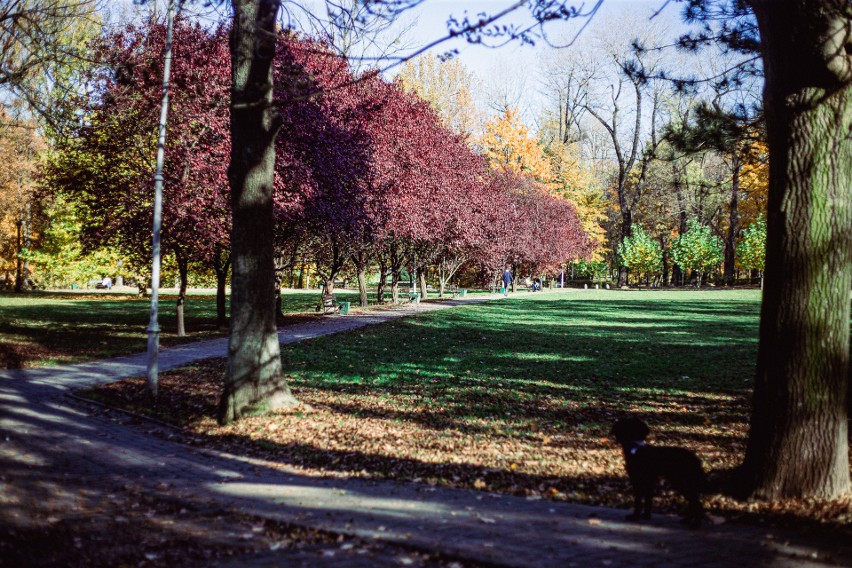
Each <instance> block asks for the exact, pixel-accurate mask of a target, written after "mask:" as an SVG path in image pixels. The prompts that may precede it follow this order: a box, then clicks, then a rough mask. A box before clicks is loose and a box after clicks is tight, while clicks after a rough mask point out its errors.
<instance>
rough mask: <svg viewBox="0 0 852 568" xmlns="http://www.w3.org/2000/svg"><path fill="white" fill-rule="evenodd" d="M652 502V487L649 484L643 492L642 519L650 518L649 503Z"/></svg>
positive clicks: (651, 484)
mask: <svg viewBox="0 0 852 568" xmlns="http://www.w3.org/2000/svg"><path fill="white" fill-rule="evenodd" d="M653 500H654V485H653V483H649V484H648V486H647V487H646V488H645V491H644V507H643V509H642V518H643V519H650V518H651V501H653Z"/></svg>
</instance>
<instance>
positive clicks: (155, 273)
mask: <svg viewBox="0 0 852 568" xmlns="http://www.w3.org/2000/svg"><path fill="white" fill-rule="evenodd" d="M177 1H178V2H179V1H180V0H177ZM174 19H175V0H169V7H168V13H167V16H166V54H165V62H164V64H163V99H162V102H161V103H160V126H159V129H160V131H159V136H158V137H157V169H156V171H155V172H154V228H153V233H154V236H153V247H152V255H151V257H152V258H151V319H150V321H149V323H148V364H147V377H148V379H147V382H148V392H149V393H151V397H152V398H154V399H156V398H157V373H158V365H157V356H158V355H159V350H160V323H159V317H158V316H159V313H158V312H159V299H160V298H159V296H160V229H161V228H162V225H163V162H164V161H165V157H166V118H167V117H168V114H169V75H171V71H172V28H173V26H174Z"/></svg>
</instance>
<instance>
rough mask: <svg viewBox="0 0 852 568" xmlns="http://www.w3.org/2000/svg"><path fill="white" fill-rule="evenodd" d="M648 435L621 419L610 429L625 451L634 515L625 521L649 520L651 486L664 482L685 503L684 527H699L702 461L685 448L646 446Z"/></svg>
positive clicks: (634, 423) (643, 426)
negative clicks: (682, 498)
mask: <svg viewBox="0 0 852 568" xmlns="http://www.w3.org/2000/svg"><path fill="white" fill-rule="evenodd" d="M649 432H650V430H649V429H648V425H647V424H645V423H644V422H642V421H641V420H639V419H638V418H622V419H620V420H618V421H616V422H615V424H613V426H612V435H613V436H615V439H616V441H618V443H619V444H621V448H622V449H623V450H624V465H625V467H626V468H627V475H628V476H629V477H630V483H631V484H632V485H633V497H634V502H633V513H632V514H630V515H628V516H627V519H628V520H631V521H635V520H638V519H640V518H641V519H650V518H651V500H652V499H653V496H654V486H655V485H656V484H657V481H658V480H659V479H660V478H663V479H665V480H666V481H668V482H669V483H670V484H671V485H672V486H673V487H674V488H675V489H676V490H678V491H679V492H680V493H681V495H683V496H684V498H685V499H686V501H687V509H686V514H685V516H684V519H683V521H684V523H686V524H688V525H689V526H691V527H699V526H700V525H701V519H702V517H703V516H704V508H703V507H702V505H701V492H702V491H703V489H704V486H705V478H704V470H703V469H702V467H701V460H700V459H698V456H696V455H695V453H694V452H691V451H689V450H687V449H685V448H675V447H669V446H652V445H650V444H647V443H645V438H647V437H648V433H649Z"/></svg>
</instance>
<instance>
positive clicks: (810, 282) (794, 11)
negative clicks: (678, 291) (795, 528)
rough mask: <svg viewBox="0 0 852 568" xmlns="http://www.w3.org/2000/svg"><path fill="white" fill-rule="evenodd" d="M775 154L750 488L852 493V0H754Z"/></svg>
mask: <svg viewBox="0 0 852 568" xmlns="http://www.w3.org/2000/svg"><path fill="white" fill-rule="evenodd" d="M751 4H752V5H753V7H754V10H755V13H756V16H757V20H758V25H759V28H760V33H761V49H762V52H763V60H764V68H765V74H766V86H765V91H764V105H765V109H766V119H767V134H768V142H769V155H770V173H769V203H768V217H767V222H768V227H767V254H766V282H765V287H764V292H763V304H762V309H761V321H760V346H759V349H758V362H757V377H756V382H755V390H754V402H753V410H752V417H751V430H750V432H749V439H748V446H747V449H746V455H745V460H744V462H743V467H742V473H743V474H744V477H743V481H744V487H743V489H745V490H747V491H748V492H749V493H750V494H752V495H754V496H757V497H761V498H766V499H780V498H786V497H820V498H833V497H838V496H840V495H842V494H844V493H846V492H848V491H849V489H850V483H849V461H848V460H849V454H848V447H847V446H848V440H847V406H846V397H847V381H848V380H849V379H848V375H849V308H850V290H849V289H850V282H852V194H851V193H852V140H850V138H849V132H850V131H851V130H852V90H850V82H852V62H850V57H849V53H850V51H852V49H850V19H851V18H852V9H850V6H849V4H848V0H830V1H828V0H823V1H817V0H785V1H778V0H776V1H772V2H770V1H768V0H752V1H751Z"/></svg>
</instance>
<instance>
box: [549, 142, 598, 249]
mask: <svg viewBox="0 0 852 568" xmlns="http://www.w3.org/2000/svg"><path fill="white" fill-rule="evenodd" d="M544 152H545V155H546V156H547V157H548V158H549V159H550V165H551V175H552V182H551V191H552V192H553V193H554V194H556V195H559V196H561V197H563V198H565V199H567V200H568V201H570V202H571V203H573V204H574V206H575V207H576V208H577V216H578V217H579V218H580V224H581V226H582V227H583V230H584V231H585V232H586V235H588V237H589V240H590V241H591V242H592V243H593V251H592V257H591V259H590V260H591V261H598V260H602V259H603V248H604V245H605V244H606V229H605V228H604V227H603V223H604V222H605V221H606V219H607V208H608V207H610V206H611V204H610V203H608V202H607V199H606V196H605V194H604V191H603V189H602V188H601V187H600V184H599V183H598V178H597V176H595V175H594V172H593V170H592V169H591V168H590V167H588V166H587V165H586V164H584V163H583V161H582V160H581V159H580V155H579V152H578V151H577V148H576V145H574V144H563V143H561V142H557V141H554V142H551V143H549V144H547V145H546V146H545V147H544Z"/></svg>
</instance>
